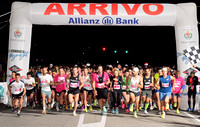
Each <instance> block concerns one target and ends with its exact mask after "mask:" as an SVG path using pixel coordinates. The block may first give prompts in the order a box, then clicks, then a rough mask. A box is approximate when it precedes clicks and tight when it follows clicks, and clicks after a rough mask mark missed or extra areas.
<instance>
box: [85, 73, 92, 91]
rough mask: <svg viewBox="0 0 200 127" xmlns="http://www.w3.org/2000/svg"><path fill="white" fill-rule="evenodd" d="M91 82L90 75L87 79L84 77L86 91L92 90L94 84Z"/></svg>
mask: <svg viewBox="0 0 200 127" xmlns="http://www.w3.org/2000/svg"><path fill="white" fill-rule="evenodd" d="M90 82H91V79H90V74H88V75H87V77H85V76H84V75H83V83H84V88H85V89H86V90H92V84H91V83H90Z"/></svg>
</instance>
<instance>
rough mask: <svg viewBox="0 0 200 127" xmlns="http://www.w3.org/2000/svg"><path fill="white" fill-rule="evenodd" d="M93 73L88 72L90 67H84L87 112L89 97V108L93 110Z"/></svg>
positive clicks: (84, 93) (84, 92)
mask: <svg viewBox="0 0 200 127" xmlns="http://www.w3.org/2000/svg"><path fill="white" fill-rule="evenodd" d="M91 79H92V75H90V74H88V68H84V72H83V82H84V88H83V95H84V106H85V109H84V110H85V112H87V111H88V110H87V99H88V100H89V103H90V107H89V110H90V112H92V110H93V109H92V93H93V89H92V80H91Z"/></svg>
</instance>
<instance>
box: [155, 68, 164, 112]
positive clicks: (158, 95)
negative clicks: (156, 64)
mask: <svg viewBox="0 0 200 127" xmlns="http://www.w3.org/2000/svg"><path fill="white" fill-rule="evenodd" d="M160 76H162V68H159V69H158V72H157V73H156V74H155V75H154V79H155V82H157V81H158V78H159V77H160ZM154 88H155V93H154V94H155V95H154V96H155V98H156V103H157V106H158V113H157V114H158V115H161V106H160V105H161V104H160V93H159V92H160V91H159V90H157V89H156V86H154Z"/></svg>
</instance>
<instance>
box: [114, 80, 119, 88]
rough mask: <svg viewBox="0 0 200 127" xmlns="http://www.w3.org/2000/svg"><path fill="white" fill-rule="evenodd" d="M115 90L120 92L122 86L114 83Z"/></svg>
mask: <svg viewBox="0 0 200 127" xmlns="http://www.w3.org/2000/svg"><path fill="white" fill-rule="evenodd" d="M114 89H116V90H119V89H120V85H118V82H115V83H114Z"/></svg>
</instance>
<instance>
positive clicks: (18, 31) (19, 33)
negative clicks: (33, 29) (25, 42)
mask: <svg viewBox="0 0 200 127" xmlns="http://www.w3.org/2000/svg"><path fill="white" fill-rule="evenodd" d="M21 35H22V32H21V31H20V29H16V30H15V32H14V36H15V37H16V38H19V37H21Z"/></svg>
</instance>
